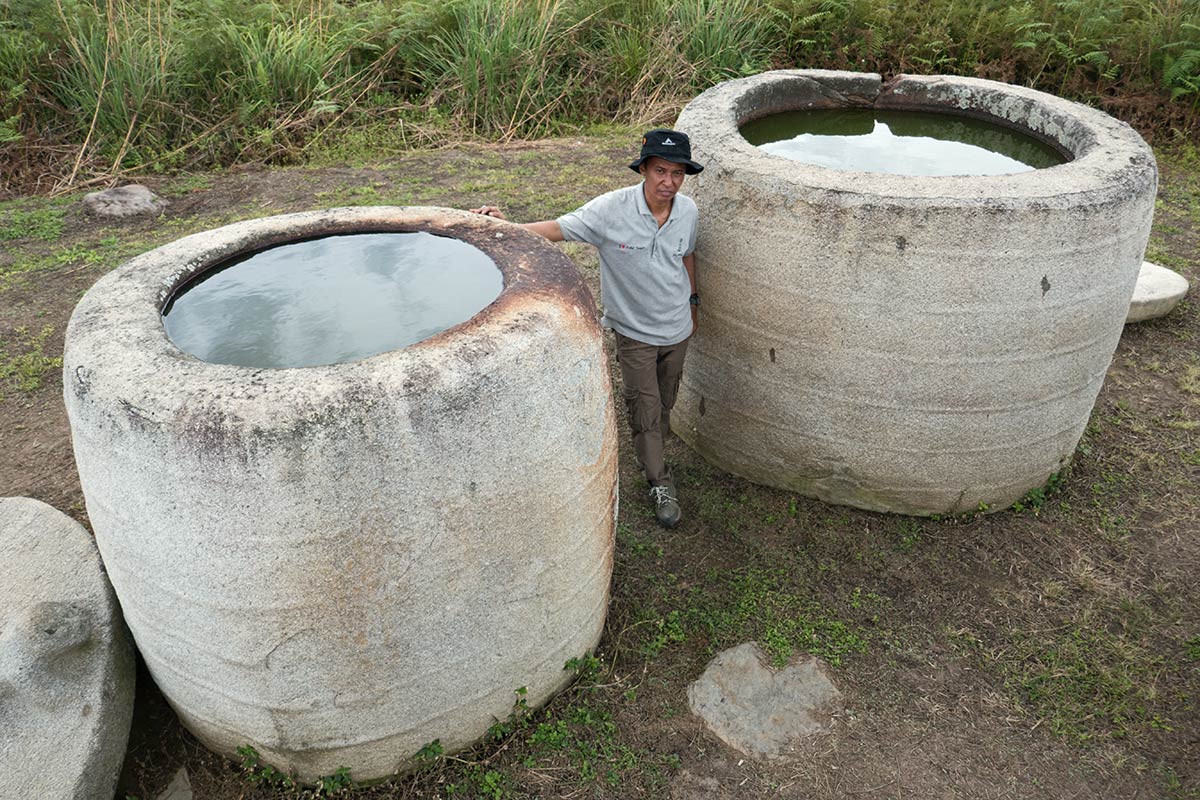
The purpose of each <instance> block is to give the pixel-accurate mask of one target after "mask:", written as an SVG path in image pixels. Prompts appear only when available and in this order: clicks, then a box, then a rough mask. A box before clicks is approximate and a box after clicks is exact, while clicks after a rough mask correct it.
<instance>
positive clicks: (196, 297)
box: [163, 233, 503, 367]
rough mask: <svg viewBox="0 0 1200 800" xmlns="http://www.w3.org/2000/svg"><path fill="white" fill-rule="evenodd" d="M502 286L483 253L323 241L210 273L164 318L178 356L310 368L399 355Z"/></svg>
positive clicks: (399, 240) (456, 247) (425, 240)
mask: <svg viewBox="0 0 1200 800" xmlns="http://www.w3.org/2000/svg"><path fill="white" fill-rule="evenodd" d="M501 288H503V281H502V277H501V274H500V271H499V269H497V268H496V265H495V263H494V262H493V261H492V260H491V259H490V258H489V257H488V256H487V255H485V254H484V253H483V252H482V251H480V250H478V249H476V248H475V247H472V246H471V245H469V244H466V243H465V242H461V241H459V240H457V239H450V238H446V237H441V236H433V235H431V234H428V233H366V234H353V235H346V236H329V237H325V238H323V239H312V240H309V241H304V242H295V243H292V244H286V245H280V246H278V247H273V248H270V249H268V250H263V251H261V252H259V253H255V254H253V255H251V256H249V257H247V258H244V259H241V260H239V261H236V262H234V263H231V264H228V265H226V266H223V267H221V268H220V269H218V270H216V271H213V272H210V273H208V274H206V275H205V276H204V277H202V278H201V279H200V280H198V281H196V282H195V283H192V284H190V285H189V286H187V287H185V289H184V290H183V291H182V292H181V293H179V294H177V295H176V296H175V298H174V299H173V300H172V302H171V304H170V305H169V306H168V307H167V310H166V311H165V312H164V315H163V321H164V324H165V325H166V328H167V335H168V336H170V337H171V340H172V341H173V342H175V344H176V345H178V346H179V348H180V349H182V350H184V351H186V352H188V353H191V354H192V355H194V356H196V357H197V358H199V359H201V360H203V361H208V362H211V363H215V364H235V365H238V366H244V367H311V366H318V365H322V364H338V363H343V362H346V361H355V360H358V359H361V358H366V357H368V356H372V355H375V354H377V353H383V352H386V351H388V350H395V349H398V348H401V347H406V346H408V345H410V344H413V343H414V342H419V341H421V340H422V339H427V338H429V337H430V336H432V335H434V334H436V333H439V332H441V331H443V330H445V329H446V328H449V327H452V326H454V325H457V324H458V323H460V322H463V321H465V320H467V319H470V318H471V317H472V316H474V315H475V314H476V313H477V312H479V311H480V310H481V309H483V308H484V307H485V306H487V305H488V304H489V303H491V302H492V301H493V300H495V299H496V297H497V296H498V295H499V294H500V290H501Z"/></svg>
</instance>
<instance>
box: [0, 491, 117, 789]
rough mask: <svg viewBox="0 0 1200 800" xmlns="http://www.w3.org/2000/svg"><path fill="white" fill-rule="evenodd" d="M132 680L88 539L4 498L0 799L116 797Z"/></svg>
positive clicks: (39, 508)
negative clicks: (0, 776) (0, 790)
mask: <svg viewBox="0 0 1200 800" xmlns="http://www.w3.org/2000/svg"><path fill="white" fill-rule="evenodd" d="M133 680H134V659H133V645H132V643H131V641H130V639H129V634H128V632H127V631H126V630H125V623H124V621H123V620H122V618H121V611H120V607H119V606H118V605H117V602H116V598H115V597H114V595H113V591H112V587H111V586H110V585H109V583H108V576H107V575H106V574H105V573H104V567H103V565H102V564H101V563H100V554H99V553H98V552H96V545H95V543H94V542H93V540H92V537H91V536H90V535H89V534H88V532H87V531H85V530H84V529H83V528H82V527H81V526H80V525H79V524H78V523H76V522H75V521H74V520H72V519H70V518H69V517H67V516H66V515H65V514H62V513H60V512H58V511H56V510H55V509H53V508H51V507H50V506H48V505H46V504H45V503H41V502H38V501H37V500H31V499H29V498H27V497H6V498H0V720H3V724H2V725H0V775H3V778H0V784H2V785H3V787H4V789H3V791H2V792H0V794H3V796H5V797H10V796H11V797H30V798H32V797H39V798H40V797H48V798H49V797H53V798H63V800H93V798H98V797H112V796H113V793H114V791H115V790H116V784H117V776H118V774H119V772H120V770H121V762H122V761H123V760H124V758H125V745H126V742H127V741H128V738H129V723H130V720H131V719H132V717H133Z"/></svg>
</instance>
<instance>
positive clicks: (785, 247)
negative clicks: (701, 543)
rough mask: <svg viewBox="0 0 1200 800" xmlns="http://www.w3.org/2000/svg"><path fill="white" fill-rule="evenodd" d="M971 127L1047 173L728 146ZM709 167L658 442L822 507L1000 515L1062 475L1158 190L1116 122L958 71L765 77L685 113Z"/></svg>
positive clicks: (1120, 314) (1136, 141) (684, 126)
mask: <svg viewBox="0 0 1200 800" xmlns="http://www.w3.org/2000/svg"><path fill="white" fill-rule="evenodd" d="M846 106H866V107H870V106H875V107H879V108H891V109H919V110H933V111H944V112H947V113H954V114H966V115H972V116H978V117H983V118H987V119H991V120H993V121H998V122H1001V123H1003V124H1007V125H1010V126H1013V127H1016V128H1019V129H1023V130H1025V131H1027V132H1030V133H1031V134H1033V135H1035V136H1037V137H1040V138H1042V139H1043V140H1045V141H1048V142H1049V143H1051V144H1054V145H1056V146H1057V147H1058V148H1059V149H1060V150H1061V151H1062V152H1063V153H1064V154H1065V155H1068V156H1069V158H1070V160H1069V161H1068V162H1067V163H1064V164H1061V165H1059V166H1055V167H1050V168H1047V169H1039V170H1034V171H1031V172H1025V173H1020V174H1012V175H1000V176H991V177H959V176H956V177H909V176H902V175H883V174H873V173H863V172H839V171H835V170H831V169H826V168H823V167H817V166H811V165H808V164H803V163H800V162H798V161H791V160H788V159H784V158H781V157H777V156H772V155H768V154H767V153H766V152H765V151H762V150H760V149H759V148H757V147H755V146H753V145H751V144H749V143H748V142H747V141H746V140H745V139H744V138H743V137H742V136H741V134H740V133H739V126H740V125H742V124H743V123H745V122H748V121H750V120H753V119H757V118H760V117H763V116H767V115H769V114H774V113H777V112H783V111H791V110H800V109H820V108H841V107H846ZM678 127H679V128H680V129H681V130H684V131H686V132H687V133H689V134H690V135H691V137H692V147H693V152H694V155H695V157H696V158H697V159H698V160H699V161H701V162H702V163H704V164H705V165H706V169H705V171H704V172H703V173H702V174H701V175H699V176H698V177H696V178H692V179H690V181H689V184H688V186H687V187H686V188H685V190H684V191H685V192H687V193H689V194H691V196H693V197H694V198H695V200H696V203H697V204H698V206H699V208H700V219H701V225H700V231H699V239H698V244H697V251H696V252H697V262H698V267H699V282H700V291H701V294H702V296H703V301H704V305H703V307H702V309H703V314H702V321H701V324H700V329H699V332H698V334H697V335H696V337H695V339H694V341H693V344H692V346H691V348H690V351H689V353H688V369H687V370H686V371H685V373H684V378H683V384H682V388H681V390H680V397H679V401H678V405H677V410H676V412H675V414H674V415H673V419H672V422H673V428H675V429H676V430H677V432H678V434H679V435H680V436H681V437H683V439H684V440H685V441H687V442H688V443H689V444H690V445H691V446H692V447H694V448H695V449H696V450H698V451H699V452H700V453H701V454H703V455H704V457H705V458H707V459H708V460H709V461H711V462H712V463H714V464H716V465H717V466H719V467H721V468H723V469H725V470H728V471H730V472H733V473H736V474H738V475H742V476H744V477H747V478H749V479H750V480H753V481H756V482H759V483H764V484H768V485H771V486H776V487H780V488H785V489H791V490H794V491H797V492H801V493H803V494H807V495H810V496H813V497H818V498H821V499H823V500H826V501H830V502H834V503H844V504H848V505H854V506H858V507H861V508H867V509H873V510H881V511H895V512H901V513H910V514H940V513H953V512H958V511H964V510H974V509H977V508H979V507H980V506H981V505H983V506H986V507H992V508H998V507H1004V506H1007V505H1009V504H1011V503H1012V502H1014V501H1015V500H1017V499H1019V498H1020V497H1021V496H1022V495H1023V494H1025V493H1026V492H1027V491H1029V490H1030V489H1032V488H1035V487H1037V486H1040V485H1041V484H1043V483H1044V482H1045V481H1046V480H1047V478H1048V477H1049V476H1050V475H1051V474H1053V473H1054V472H1056V471H1058V470H1060V469H1062V467H1063V466H1064V465H1065V464H1066V463H1067V461H1068V460H1069V458H1070V457H1071V454H1072V453H1073V452H1074V450H1075V446H1076V444H1077V443H1078V441H1079V438H1080V436H1081V435H1082V433H1083V430H1084V427H1085V426H1086V424H1087V420H1088V416H1089V414H1090V412H1091V409H1092V406H1093V404H1094V403H1095V400H1096V396H1097V394H1098V393H1099V391H1100V386H1101V384H1102V382H1103V380H1104V375H1105V371H1106V369H1107V367H1108V364H1109V362H1110V360H1111V358H1112V354H1113V352H1114V350H1115V348H1116V345H1117V340H1118V339H1119V337H1120V335H1121V329H1122V325H1123V323H1124V321H1125V316H1126V312H1127V310H1128V308H1129V301H1130V297H1131V295H1132V293H1133V288H1134V284H1135V282H1136V279H1137V274H1138V268H1139V266H1140V265H1141V262H1142V253H1143V250H1144V249H1145V246H1146V240H1147V238H1148V236H1149V232H1150V222H1151V217H1152V214H1153V210H1154V196H1155V189H1156V184H1157V173H1156V169H1155V163H1154V157H1153V154H1152V152H1151V151H1150V148H1149V147H1148V146H1147V145H1146V143H1145V142H1144V141H1142V139H1141V137H1140V136H1138V134H1137V133H1136V132H1135V131H1133V130H1132V129H1131V128H1129V127H1128V126H1127V125H1125V124H1123V123H1121V122H1119V121H1117V120H1115V119H1113V118H1112V117H1110V116H1108V115H1106V114H1104V113H1102V112H1100V111H1096V110H1093V109H1090V108H1087V107H1085V106H1081V105H1078V104H1076V103H1071V102H1067V101H1065V100H1061V99H1059V98H1056V97H1053V96H1050V95H1047V94H1043V93H1041V92H1036V91H1032V90H1029V89H1022V88H1018V87H1014V86H1009V85H1006V84H1001V83H995V82H992V81H984V80H976V79H971V78H951V77H915V76H900V77H898V78H896V79H894V80H892V81H890V82H887V83H883V82H881V80H880V77H879V76H878V75H873V74H859V73H844V72H824V71H807V70H805V71H781V72H772V73H765V74H762V75H758V76H755V77H751V78H745V79H742V80H735V81H729V82H727V83H723V84H720V85H718V86H715V87H713V88H712V89H710V90H708V91H706V92H705V93H704V94H702V95H700V96H699V97H698V98H696V99H695V100H694V101H693V102H692V103H690V104H689V105H688V106H687V108H685V109H684V111H683V113H682V115H681V116H680V118H679V121H678Z"/></svg>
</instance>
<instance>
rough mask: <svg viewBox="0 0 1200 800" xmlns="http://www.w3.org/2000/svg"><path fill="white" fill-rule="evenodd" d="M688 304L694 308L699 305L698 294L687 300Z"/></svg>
mask: <svg viewBox="0 0 1200 800" xmlns="http://www.w3.org/2000/svg"><path fill="white" fill-rule="evenodd" d="M688 302H689V303H691V304H692V305H694V306H698V305H700V295H699V294H698V293H696V294H693V295H692V296H691V297H689V298H688Z"/></svg>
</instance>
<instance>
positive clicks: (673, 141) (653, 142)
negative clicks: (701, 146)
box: [629, 128, 704, 175]
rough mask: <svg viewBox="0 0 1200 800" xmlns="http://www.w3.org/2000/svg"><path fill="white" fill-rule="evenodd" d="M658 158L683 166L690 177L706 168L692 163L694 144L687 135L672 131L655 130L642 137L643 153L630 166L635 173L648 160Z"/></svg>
mask: <svg viewBox="0 0 1200 800" xmlns="http://www.w3.org/2000/svg"><path fill="white" fill-rule="evenodd" d="M654 156H657V157H659V158H661V159H665V160H667V161H671V162H673V163H675V164H683V167H684V171H685V172H686V173H687V174H688V175H695V174H696V173H698V172H701V171H703V170H704V167H703V166H701V165H700V164H697V163H696V162H695V161H692V143H691V141H690V140H689V139H688V137H687V134H686V133H680V132H679V131H671V130H667V129H665V128H655V129H654V130H652V131H646V133H644V134H643V135H642V152H641V155H639V156H638V157H637V160H636V161H634V162H633V163H631V164H630V165H629V168H630V169H631V170H633V171H634V172H637V171H638V167H640V166H641V165H642V162H643V161H645V160H646V159H647V158H652V157H654Z"/></svg>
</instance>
